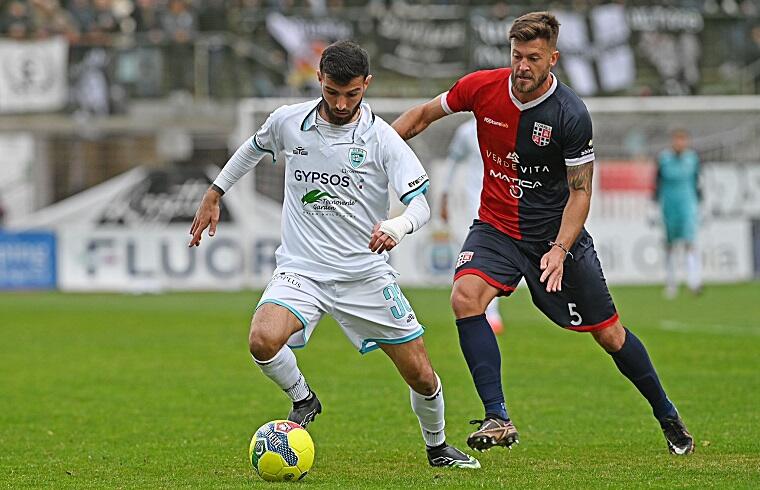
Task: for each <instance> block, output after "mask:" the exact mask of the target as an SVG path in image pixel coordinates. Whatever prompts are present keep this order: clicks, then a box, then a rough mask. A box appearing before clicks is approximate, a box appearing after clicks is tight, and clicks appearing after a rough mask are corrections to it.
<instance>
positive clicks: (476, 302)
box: [451, 287, 485, 318]
mask: <svg viewBox="0 0 760 490" xmlns="http://www.w3.org/2000/svg"><path fill="white" fill-rule="evenodd" d="M481 303H482V302H481V301H480V298H478V296H477V295H476V294H474V292H472V291H470V290H468V289H467V288H463V287H455V288H454V289H453V290H452V291H451V308H452V309H453V310H454V315H456V317H457V318H466V317H468V316H475V315H480V314H482V313H484V311H485V309H484V307H483V305H482V304H481Z"/></svg>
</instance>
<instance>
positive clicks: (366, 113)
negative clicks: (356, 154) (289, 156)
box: [301, 99, 375, 143]
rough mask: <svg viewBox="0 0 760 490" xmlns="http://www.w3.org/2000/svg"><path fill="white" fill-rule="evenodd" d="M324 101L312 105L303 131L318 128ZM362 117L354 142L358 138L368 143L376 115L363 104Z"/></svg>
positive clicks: (318, 100) (317, 101) (360, 117)
mask: <svg viewBox="0 0 760 490" xmlns="http://www.w3.org/2000/svg"><path fill="white" fill-rule="evenodd" d="M321 101H322V99H317V100H315V101H314V104H311V110H310V111H309V112H308V113H307V114H306V117H305V118H304V119H303V121H302V122H301V131H311V130H312V129H316V127H317V108H318V107H319V103H320V102H321ZM361 111H362V113H361V115H360V116H359V125H358V126H357V127H356V130H355V131H354V140H355V139H356V138H359V139H361V140H362V141H363V142H364V143H366V142H367V136H368V134H367V133H369V130H370V129H372V125H373V124H374V123H375V114H374V113H373V112H372V109H371V108H370V106H369V104H367V103H366V102H362V108H361Z"/></svg>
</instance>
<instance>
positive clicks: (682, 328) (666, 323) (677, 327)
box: [659, 320, 760, 337]
mask: <svg viewBox="0 0 760 490" xmlns="http://www.w3.org/2000/svg"><path fill="white" fill-rule="evenodd" d="M659 326H660V328H661V329H662V330H667V331H669V332H696V333H711V334H715V335H722V334H731V335H744V336H750V337H760V329H758V328H757V327H751V326H742V325H727V324H721V323H715V324H704V323H702V324H700V323H685V322H677V321H673V320H660V325H659Z"/></svg>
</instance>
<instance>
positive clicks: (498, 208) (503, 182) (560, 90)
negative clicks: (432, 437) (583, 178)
mask: <svg viewBox="0 0 760 490" xmlns="http://www.w3.org/2000/svg"><path fill="white" fill-rule="evenodd" d="M511 71H512V70H511V68H501V69H497V70H484V71H478V72H475V73H470V74H469V75H466V76H464V77H463V78H461V79H459V81H457V82H456V83H455V84H454V85H453V86H452V87H451V89H450V90H449V91H448V92H446V93H444V94H443V96H442V97H441V104H442V106H443V109H444V110H445V111H446V112H447V113H449V114H451V113H454V112H461V111H472V112H473V114H474V115H475V119H476V120H477V125H478V143H479V145H480V153H481V155H482V157H483V165H484V168H483V191H482V192H481V194H480V211H479V218H480V220H481V221H485V222H486V223H489V224H490V225H491V226H493V227H495V228H496V229H498V230H500V231H502V232H504V233H506V234H507V235H509V236H511V237H512V238H515V239H517V240H527V241H534V240H553V239H555V238H556V237H557V232H558V231H559V225H560V222H561V220H562V212H563V211H564V209H565V204H566V203H567V198H568V196H569V190H568V185H567V169H566V167H567V166H573V165H582V164H584V163H588V162H591V161H593V160H594V147H593V142H592V127H591V116H589V113H588V109H586V106H585V104H584V103H583V101H581V99H580V98H579V97H578V96H577V95H576V94H575V92H573V91H572V90H571V89H570V88H569V87H567V86H566V85H565V84H563V83H560V82H559V81H558V80H557V77H556V76H554V75H552V80H553V82H552V86H551V88H550V89H549V91H548V92H546V93H545V94H544V95H542V96H541V97H539V98H538V99H535V100H532V101H530V102H528V103H526V104H523V103H521V102H520V101H519V100H517V98H515V96H514V95H513V94H512V90H511V89H512V83H511V80H510V73H511Z"/></svg>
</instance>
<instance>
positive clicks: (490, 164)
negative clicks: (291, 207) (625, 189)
mask: <svg viewBox="0 0 760 490" xmlns="http://www.w3.org/2000/svg"><path fill="white" fill-rule="evenodd" d="M558 35H559V22H557V19H556V18H555V17H554V16H553V15H552V14H550V13H549V12H532V13H529V14H526V15H523V16H521V17H519V18H518V19H516V20H515V21H514V23H513V24H512V27H511V28H510V30H509V39H510V42H511V59H512V61H511V65H512V66H511V68H501V69H496V70H484V71H477V72H474V73H471V74H469V75H466V76H464V77H462V78H461V79H460V80H459V81H457V82H456V83H455V84H454V85H453V86H452V87H451V89H450V90H449V91H448V92H445V93H443V94H441V95H439V96H438V97H436V98H434V99H433V100H431V101H429V102H427V103H424V104H420V105H418V106H415V107H413V108H411V109H409V110H408V111H406V112H405V113H404V114H402V115H401V116H400V117H399V118H398V119H397V120H396V121H394V123H393V128H394V129H395V130H396V131H398V133H399V134H400V135H401V137H402V138H404V139H409V138H412V137H414V136H415V135H417V134H419V133H420V132H422V131H423V130H424V129H425V128H426V127H427V126H428V125H429V124H430V123H432V122H433V121H436V120H437V119H440V118H442V117H444V116H446V115H448V114H452V113H455V112H461V111H471V112H473V113H474V115H475V118H476V119H477V129H478V143H479V145H480V152H481V155H482V158H483V165H484V173H483V191H482V193H481V197H480V212H479V216H478V219H477V220H475V221H474V222H473V224H472V226H471V227H470V232H469V234H468V236H467V239H466V240H465V243H464V245H463V246H462V251H461V253H460V254H459V258H458V260H457V263H456V273H455V275H454V287H453V290H452V294H451V306H452V308H453V310H454V314H455V316H456V319H457V320H456V323H457V329H458V331H459V343H460V346H461V348H462V353H463V354H464V357H465V360H466V361H467V365H468V367H469V369H470V373H471V374H472V379H473V381H474V383H475V387H476V388H477V391H478V395H479V396H480V398H481V400H482V402H483V405H484V408H485V417H484V419H483V420H478V421H474V423H477V424H479V427H478V429H477V430H476V431H475V432H473V433H472V434H470V436H469V438H468V440H467V443H468V444H469V445H470V447H472V448H473V449H478V450H485V449H489V448H491V447H493V446H505V447H509V446H511V445H512V444H513V443H515V442H516V441H517V438H518V433H517V429H516V428H515V426H514V424H513V423H512V421H511V420H510V418H509V415H508V413H507V409H506V405H505V402H504V393H503V390H502V385H501V354H500V352H499V346H498V344H497V342H496V337H495V336H494V334H493V332H492V331H491V328H490V326H489V324H488V322H487V321H486V318H485V315H484V311H485V308H486V306H487V305H488V303H489V302H490V301H491V300H492V299H493V298H494V297H496V296H498V295H504V296H506V295H509V294H510V293H512V291H514V290H515V288H516V287H517V284H518V283H519V282H520V279H522V278H523V277H524V278H525V281H526V283H527V285H528V288H529V290H530V294H531V298H532V299H533V303H534V304H535V305H536V306H537V307H538V308H539V309H540V310H541V311H542V312H543V313H544V314H545V315H546V316H547V317H548V318H549V319H551V320H552V321H553V322H554V323H556V324H557V325H559V326H561V327H563V328H566V329H569V330H574V331H577V332H589V333H591V335H592V336H593V338H594V340H596V341H597V342H598V343H599V345H600V346H601V347H602V348H603V349H604V350H605V351H607V352H608V353H609V354H610V356H611V357H612V359H613V361H614V362H615V364H616V365H617V367H618V369H619V370H620V372H621V373H623V375H625V376H626V377H627V378H628V379H629V380H630V381H631V382H632V383H633V384H634V385H635V386H636V388H637V389H638V390H639V391H640V392H641V394H642V395H643V396H644V397H645V398H646V399H647V401H648V402H649V404H650V405H651V406H652V411H653V413H654V416H655V417H656V418H657V420H658V421H659V423H660V426H661V427H662V430H663V433H664V434H665V438H666V440H667V443H668V448H669V450H670V452H671V453H674V454H679V455H682V454H689V453H691V452H693V450H694V440H693V438H692V436H691V435H690V434H689V432H688V430H687V429H686V426H685V425H684V423H683V421H682V420H681V418H680V416H679V414H678V412H677V410H676V408H675V406H674V405H673V403H672V402H671V401H670V400H669V399H668V397H667V395H666V394H665V391H664V389H663V388H662V385H661V384H660V380H659V378H658V376H657V373H656V372H655V369H654V367H653V366H652V362H651V361H650V359H649V355H648V354H647V351H646V349H645V348H644V345H643V344H642V343H641V341H640V340H639V339H638V338H637V337H636V336H635V335H634V334H633V333H632V332H631V331H629V330H628V329H626V328H625V327H623V325H622V324H621V322H620V319H619V318H618V314H617V310H616V308H615V305H614V303H613V301H612V297H611V296H610V293H609V291H608V289H607V284H606V282H605V279H604V274H603V273H602V268H601V265H600V263H599V260H598V258H597V255H596V251H595V250H594V242H593V240H592V239H591V236H590V235H589V234H588V232H587V231H586V229H585V228H584V223H585V221H586V217H587V216H588V212H589V206H590V203H591V178H592V175H593V168H594V167H593V164H594V147H593V142H592V127H591V117H590V116H589V113H588V110H587V109H586V106H585V105H584V104H583V102H582V101H581V99H580V98H579V97H578V96H577V95H576V94H575V93H574V92H573V91H572V90H571V89H569V88H568V87H567V86H566V85H564V84H563V83H561V82H560V81H559V80H558V79H557V77H556V76H555V75H554V74H553V73H551V69H552V67H553V66H554V65H555V64H556V63H557V60H558V59H559V52H558V51H557V37H558Z"/></svg>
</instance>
